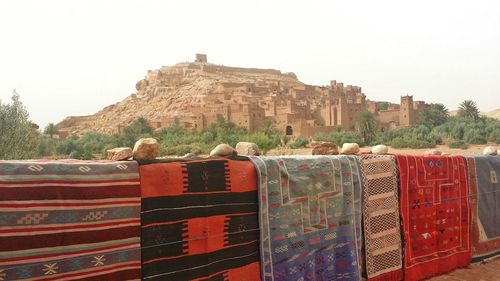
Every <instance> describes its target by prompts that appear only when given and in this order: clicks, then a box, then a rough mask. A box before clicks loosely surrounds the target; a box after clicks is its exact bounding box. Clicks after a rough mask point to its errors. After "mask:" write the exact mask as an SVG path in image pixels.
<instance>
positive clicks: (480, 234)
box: [467, 156, 500, 263]
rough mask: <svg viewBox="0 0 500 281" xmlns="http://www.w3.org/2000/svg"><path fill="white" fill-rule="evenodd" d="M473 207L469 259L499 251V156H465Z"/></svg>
mask: <svg viewBox="0 0 500 281" xmlns="http://www.w3.org/2000/svg"><path fill="white" fill-rule="evenodd" d="M467 164H468V168H469V179H470V188H471V209H472V262H475V263H476V262H480V261H483V260H485V259H489V258H493V257H495V256H499V255H500V183H499V182H500V157H498V156H493V157H492V156H474V157H472V156H471V157H467Z"/></svg>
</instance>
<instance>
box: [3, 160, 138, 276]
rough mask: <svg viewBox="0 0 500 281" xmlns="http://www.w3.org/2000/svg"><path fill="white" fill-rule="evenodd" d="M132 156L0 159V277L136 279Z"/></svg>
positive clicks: (135, 175)
mask: <svg viewBox="0 0 500 281" xmlns="http://www.w3.org/2000/svg"><path fill="white" fill-rule="evenodd" d="M139 215H140V190H139V174H138V167H137V163H135V162H90V161H72V160H69V161H0V280H28V279H29V280H139V279H140V277H141V272H140V270H141V269H140V266H141V263H140V261H141V256H140V254H141V252H140V217H139Z"/></svg>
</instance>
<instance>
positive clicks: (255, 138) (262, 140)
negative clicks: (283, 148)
mask: <svg viewBox="0 0 500 281" xmlns="http://www.w3.org/2000/svg"><path fill="white" fill-rule="evenodd" d="M244 141H249V142H253V143H255V144H257V146H258V147H259V148H260V150H261V153H262V154H265V153H266V152H268V151H269V150H271V149H273V148H275V147H277V146H278V145H279V144H280V143H281V138H280V137H279V136H278V135H275V136H274V137H268V136H267V135H266V134H264V133H255V134H251V135H248V136H247V137H246V138H245V139H244Z"/></svg>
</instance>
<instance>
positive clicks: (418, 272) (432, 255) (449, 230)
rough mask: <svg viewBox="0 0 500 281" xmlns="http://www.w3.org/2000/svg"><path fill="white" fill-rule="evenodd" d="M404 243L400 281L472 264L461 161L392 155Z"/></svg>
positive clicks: (465, 180)
mask: <svg viewBox="0 0 500 281" xmlns="http://www.w3.org/2000/svg"><path fill="white" fill-rule="evenodd" d="M396 159H397V164H398V167H399V171H400V208H401V217H402V224H403V232H404V234H403V238H404V242H405V257H404V280H408V281H411V280H422V279H425V278H429V277H431V276H434V275H438V274H443V273H446V272H449V271H451V270H453V269H455V268H458V267H465V266H467V265H469V264H470V261H471V247H470V232H471V219H470V217H471V214H470V203H469V183H468V177H467V167H466V163H465V158H464V157H462V156H412V155H396Z"/></svg>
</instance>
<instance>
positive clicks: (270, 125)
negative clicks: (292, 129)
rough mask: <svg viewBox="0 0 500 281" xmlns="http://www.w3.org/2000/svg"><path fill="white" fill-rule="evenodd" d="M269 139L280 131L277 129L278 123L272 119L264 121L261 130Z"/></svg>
mask: <svg viewBox="0 0 500 281" xmlns="http://www.w3.org/2000/svg"><path fill="white" fill-rule="evenodd" d="M259 131H261V132H262V133H263V134H264V135H266V136H267V137H269V138H270V137H273V136H275V135H276V134H277V133H278V129H277V128H276V123H274V121H273V120H271V119H264V121H262V123H261V124H260V130H259Z"/></svg>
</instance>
